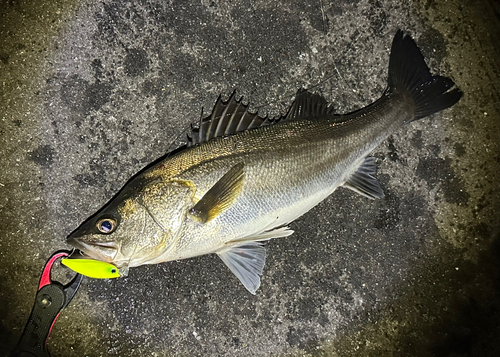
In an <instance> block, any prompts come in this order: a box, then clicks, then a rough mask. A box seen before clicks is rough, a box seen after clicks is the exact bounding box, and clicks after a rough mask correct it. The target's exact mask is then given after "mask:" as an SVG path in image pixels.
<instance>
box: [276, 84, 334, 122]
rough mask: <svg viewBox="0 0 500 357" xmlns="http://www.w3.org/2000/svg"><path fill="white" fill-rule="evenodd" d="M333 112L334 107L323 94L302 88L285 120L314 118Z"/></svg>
mask: <svg viewBox="0 0 500 357" xmlns="http://www.w3.org/2000/svg"><path fill="white" fill-rule="evenodd" d="M333 114H334V110H333V107H331V106H329V105H328V102H327V101H326V99H325V98H324V97H323V96H321V95H319V94H315V93H311V92H309V91H308V90H307V89H304V88H300V89H299V90H298V91H297V94H296V95H295V100H294V102H293V103H292V105H291V107H290V109H289V110H288V113H287V114H286V115H285V117H284V120H298V119H314V118H318V117H325V116H332V115H333Z"/></svg>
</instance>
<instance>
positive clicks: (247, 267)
mask: <svg viewBox="0 0 500 357" xmlns="http://www.w3.org/2000/svg"><path fill="white" fill-rule="evenodd" d="M217 255H218V256H219V257H220V258H221V259H222V261H223V262H224V264H226V265H227V267H228V268H229V269H230V270H231V271H232V272H233V274H234V275H236V277H237V278H238V279H239V280H240V281H241V283H242V284H243V285H244V286H245V288H247V290H248V291H250V293H252V294H254V295H255V292H256V291H257V289H258V288H259V286H260V275H262V270H263V269H264V264H265V263H266V248H264V247H263V246H262V245H261V244H260V243H258V242H249V243H244V244H242V245H238V246H235V247H231V248H228V249H225V250H223V251H220V252H217Z"/></svg>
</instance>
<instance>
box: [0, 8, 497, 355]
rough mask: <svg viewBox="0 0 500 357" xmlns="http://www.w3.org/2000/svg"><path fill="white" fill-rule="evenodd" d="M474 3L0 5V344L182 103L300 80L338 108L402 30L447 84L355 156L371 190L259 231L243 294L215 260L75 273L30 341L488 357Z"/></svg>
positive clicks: (493, 54)
mask: <svg viewBox="0 0 500 357" xmlns="http://www.w3.org/2000/svg"><path fill="white" fill-rule="evenodd" d="M473 3H474V5H470V4H469V3H466V2H462V1H459V0H449V1H447V2H444V1H421V2H415V3H414V4H412V5H409V4H408V3H407V2H404V1H399V2H394V1H388V0H381V1H368V0H362V1H357V2H356V4H352V2H351V1H344V0H340V1H328V0H315V1H302V0H283V1H279V2H274V1H269V0H252V1H245V0H233V1H218V0H214V1H207V0H201V1H200V0H198V1H163V0H150V1H146V0H141V1H140V0H134V1H113V0H102V1H85V0H82V1H81V2H78V1H76V0H70V1H67V0H59V1H49V2H46V1H1V2H0V4H1V6H0V8H1V10H0V167H1V169H0V301H1V304H0V321H1V324H0V334H1V339H0V351H9V350H10V349H11V348H13V346H14V344H15V342H16V340H17V339H18V338H19V336H20V333H21V331H22V328H23V326H24V324H25V322H26V319H27V317H28V315H29V312H30V309H31V307H32V304H33V301H34V295H35V292H36V285H37V282H38V278H39V275H40V272H41V269H42V266H43V264H44V263H45V261H46V259H47V258H48V257H49V256H50V255H51V253H52V252H53V251H55V250H58V249H62V248H68V246H67V245H66V244H65V242H64V239H65V237H66V236H67V235H68V234H69V233H70V232H71V231H72V230H73V229H75V228H76V227H77V226H78V225H79V224H80V223H81V222H82V221H83V220H85V219H86V218H87V217H88V216H89V215H91V214H92V213H94V212H95V211H96V210H97V209H98V208H100V207H101V206H102V205H103V204H104V203H105V202H106V201H107V200H108V199H110V198H111V197H112V196H113V194H114V193H116V192H117V190H119V189H120V187H121V186H122V185H123V184H124V183H125V182H126V181H127V179H128V178H130V177H131V176H132V175H133V174H134V173H136V172H137V171H138V170H140V169H141V168H143V167H144V166H145V165H147V164H148V163H150V162H152V161H153V160H155V159H157V158H158V157H160V156H162V155H164V154H165V153H166V152H168V151H169V150H171V149H172V148H173V147H175V146H176V145H178V144H181V143H180V141H179V140H176V139H175V138H176V137H178V136H179V134H181V133H182V132H183V131H184V129H185V128H186V127H187V126H188V125H189V124H190V123H192V122H195V121H196V120H197V119H198V118H199V114H200V111H201V108H202V107H204V108H205V110H206V111H210V109H211V107H212V105H213V104H214V102H215V100H216V98H217V96H218V95H219V94H220V93H222V94H223V95H229V94H230V93H231V92H232V91H233V90H234V89H237V90H238V93H240V94H242V95H244V97H245V98H246V99H247V100H250V101H251V102H252V103H253V104H254V108H260V110H261V111H263V112H269V113H271V114H279V113H282V112H283V111H285V110H286V109H287V106H288V105H289V104H290V103H291V101H292V99H293V95H294V93H295V91H296V90H297V89H298V88H299V87H301V86H303V87H306V88H311V87H313V86H316V85H318V84H319V85H318V86H317V87H315V90H317V91H318V92H320V93H322V94H323V95H325V96H326V97H327V98H328V99H329V100H330V101H331V102H332V103H334V105H335V106H336V107H337V108H338V112H347V111H350V110H353V109H356V108H359V107H361V106H364V105H366V104H368V103H370V102H372V101H373V100H375V99H377V98H378V96H380V95H381V93H382V91H383V90H384V87H385V80H386V73H387V65H388V57H389V48H390V44H391V40H392V37H393V36H394V33H395V32H396V30H397V29H398V28H402V29H404V30H406V31H408V32H409V33H411V34H412V36H414V37H415V39H416V41H417V43H418V45H419V46H420V47H421V49H422V51H423V52H424V54H425V56H426V59H427V60H428V63H429V65H430V67H431V68H432V70H433V71H434V72H435V73H441V74H443V75H446V76H449V77H451V78H453V79H454V80H455V81H456V83H457V85H458V86H459V87H460V88H461V89H462V90H463V92H464V97H463V98H462V100H461V101H460V102H459V103H458V104H457V105H456V106H454V107H453V108H452V109H450V110H446V111H444V112H442V113H439V114H436V115H434V116H432V117H430V118H426V119H423V120H421V121H418V122H415V123H413V124H412V125H410V126H407V127H404V128H402V129H401V130H399V131H398V132H397V133H396V134H395V135H393V136H391V137H390V138H389V140H387V141H386V142H385V143H384V144H383V145H381V146H380V147H379V148H378V149H377V150H376V152H374V155H375V156H376V157H377V161H378V163H379V171H378V175H377V176H378V178H379V181H380V182H381V185H382V187H383V189H384V191H385V193H386V197H385V198H384V199H382V200H377V201H370V200H367V199H365V198H363V197H361V196H359V195H356V194H355V193H352V192H350V191H348V190H344V189H339V190H338V191H337V192H335V193H334V194H333V195H332V196H331V197H329V198H328V199H327V200H325V201H324V202H323V203H321V204H320V205H319V206H317V207H316V208H315V209H313V210H312V211H311V212H309V213H308V214H306V215H304V216H303V217H301V218H300V219H298V220H297V221H295V222H294V223H293V224H292V228H293V229H294V230H295V231H296V233H295V234H294V235H293V236H292V237H289V238H287V239H280V240H275V241H271V242H269V243H268V244H267V248H268V256H267V265H266V268H265V271H264V275H263V277H262V286H261V288H260V290H259V291H258V293H257V295H256V296H252V295H250V294H249V293H248V292H247V291H246V290H245V288H244V287H243V286H242V285H241V284H240V283H239V282H238V280H237V279H236V278H235V277H234V276H233V275H232V274H231V273H230V271H229V270H228V269H227V268H226V267H225V266H224V264H223V263H222V262H221V261H220V260H219V259H218V258H217V257H215V256H204V257H200V258H195V259H190V260H186V261H179V262H171V263H164V264H160V265H154V266H144V267H139V268H135V269H131V271H130V275H129V276H128V277H127V278H124V279H117V280H110V281H101V280H91V279H85V281H84V283H83V286H82V288H81V289H80V291H79V293H78V295H77V296H76V297H75V299H74V301H73V302H72V303H71V305H70V306H69V307H68V308H67V309H66V310H64V311H63V313H62V314H61V316H60V317H59V319H58V321H57V323H56V325H55V327H54V330H53V332H52V335H51V338H50V340H49V349H50V350H51V352H52V355H53V356H54V357H57V356H431V355H435V356H499V355H500V348H499V345H500V338H499V337H500V327H499V325H500V311H499V309H500V307H499V295H498V294H499V290H500V289H499V283H498V282H499V281H500V274H499V269H498V268H499V259H498V256H499V254H500V249H499V241H498V236H499V204H500V198H499V193H500V188H499V182H500V172H499V166H500V164H499V135H500V134H499V122H500V120H499V119H500V108H499V107H500V84H499V81H500V80H499V73H500V72H499V71H500V66H499V59H500V51H499V47H498V43H500V36H499V33H500V30H499V29H500V25H499V12H500V8H499V4H498V2H495V1H494V0H487V1H483V2H473ZM180 138H181V139H182V138H183V136H180ZM176 141H177V142H176ZM269 154H270V155H272V148H269Z"/></svg>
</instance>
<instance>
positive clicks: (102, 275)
mask: <svg viewBox="0 0 500 357" xmlns="http://www.w3.org/2000/svg"><path fill="white" fill-rule="evenodd" d="M61 263H62V264H63V265H65V266H67V267H68V268H70V269H71V270H73V271H75V272H77V273H79V274H82V275H85V276H88V277H89V278H94V279H111V278H119V277H120V271H119V270H118V268H117V267H115V266H114V265H113V264H109V263H106V262H103V261H99V260H94V259H75V258H69V259H68V258H65V259H62V260H61Z"/></svg>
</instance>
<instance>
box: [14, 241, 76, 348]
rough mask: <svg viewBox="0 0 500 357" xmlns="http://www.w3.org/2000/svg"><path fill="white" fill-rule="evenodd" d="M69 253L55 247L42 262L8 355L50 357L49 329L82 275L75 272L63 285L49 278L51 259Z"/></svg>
mask: <svg viewBox="0 0 500 357" xmlns="http://www.w3.org/2000/svg"><path fill="white" fill-rule="evenodd" d="M70 253H71V252H68V251H58V252H56V253H54V254H53V255H52V256H51V257H50V258H49V260H48V261H47V263H46V264H45V267H44V269H43V272H42V276H41V278H40V283H39V284H38V291H37V293H36V299H35V304H34V305H33V309H32V310H31V315H30V317H29V319H28V322H27V323H26V326H25V327H24V331H23V333H22V335H21V338H20V339H19V342H18V343H17V346H16V348H15V350H14V351H13V352H12V354H11V357H50V354H49V352H48V350H47V339H48V337H49V334H50V331H51V330H52V327H53V326H54V323H55V322H56V319H57V317H58V316H59V314H60V313H61V310H62V309H64V308H65V307H66V306H68V304H69V303H70V302H71V300H72V299H73V297H74V296H75V294H76V292H77V290H78V288H79V287H80V283H81V282H82V278H83V275H81V274H77V275H76V276H75V277H74V278H73V279H72V280H71V281H70V282H69V283H67V284H66V285H63V284H61V283H60V282H58V281H53V280H52V279H51V276H50V275H51V270H52V268H53V266H54V263H55V262H56V261H57V260H58V259H59V258H63V257H67V256H69V255H70Z"/></svg>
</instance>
